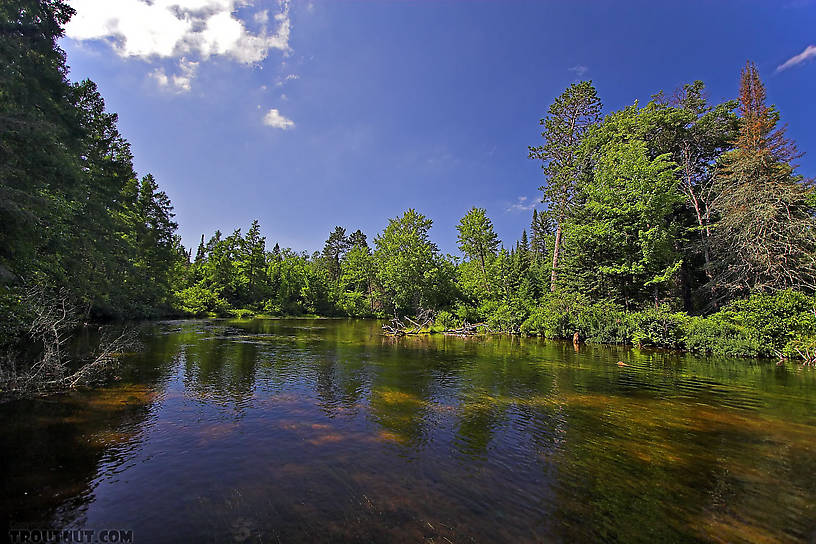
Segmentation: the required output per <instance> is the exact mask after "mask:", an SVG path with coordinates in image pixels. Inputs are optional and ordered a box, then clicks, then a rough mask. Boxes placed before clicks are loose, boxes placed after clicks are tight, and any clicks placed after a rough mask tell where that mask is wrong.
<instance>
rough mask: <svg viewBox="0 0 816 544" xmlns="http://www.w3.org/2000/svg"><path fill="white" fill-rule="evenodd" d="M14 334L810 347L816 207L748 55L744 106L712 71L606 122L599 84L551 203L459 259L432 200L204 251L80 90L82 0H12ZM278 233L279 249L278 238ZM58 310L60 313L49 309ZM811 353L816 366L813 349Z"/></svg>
mask: <svg viewBox="0 0 816 544" xmlns="http://www.w3.org/2000/svg"><path fill="white" fill-rule="evenodd" d="M0 14H2V22H1V23H0V24H2V28H0V32H2V36H1V38H2V39H0V56H2V59H3V68H2V71H1V72H0V225H2V228H0V327H1V328H2V329H0V332H2V333H3V336H4V338H5V339H6V341H5V343H6V344H13V343H14V342H15V341H16V342H18V343H19V342H21V341H22V342H26V339H27V338H29V339H30V337H31V327H30V324H31V322H32V320H34V319H35V316H36V315H42V312H41V311H40V312H39V313H38V310H37V308H42V306H43V304H47V302H48V301H49V300H61V301H69V302H70V304H69V307H70V308H71V313H72V314H74V315H75V316H76V317H77V318H79V319H81V320H85V321H91V320H99V319H111V318H114V319H134V318H150V317H158V316H168V315H190V316H200V315H248V314H253V313H257V314H268V315H304V314H314V315H321V316H350V317H380V318H382V317H392V316H397V317H400V316H406V315H408V316H410V315H416V314H417V313H419V312H421V311H430V312H432V313H433V314H434V315H435V326H436V327H437V328H439V329H444V328H450V327H456V326H458V325H461V324H462V323H465V322H467V323H471V324H473V323H479V324H483V330H486V331H494V332H511V333H522V334H532V335H542V336H547V337H553V338H560V337H564V338H572V337H573V336H574V335H575V334H576V333H577V334H578V337H579V339H583V340H588V341H598V342H621V343H642V344H652V345H665V346H672V347H685V348H689V349H699V350H701V351H713V352H717V353H724V354H734V355H768V354H771V353H778V354H782V355H785V354H788V355H790V354H794V353H799V354H802V353H806V354H809V353H810V351H808V350H810V349H812V346H811V344H813V343H814V341H812V340H811V339H813V338H816V316H814V315H813V307H814V300H813V293H814V288H816V238H814V232H816V231H815V230H814V227H816V224H814V221H816V214H815V213H814V212H816V199H815V197H814V191H813V187H812V180H809V179H805V178H804V177H803V176H801V175H799V174H798V173H797V172H796V160H797V158H798V157H799V156H800V154H799V152H798V151H797V150H796V146H795V145H794V143H793V142H792V141H791V140H790V139H788V138H787V137H786V135H785V131H784V126H780V124H779V123H780V115H779V112H778V111H777V110H776V108H775V107H773V106H769V105H767V104H766V102H767V101H766V95H765V88H764V85H763V83H762V81H761V80H760V77H759V74H758V70H757V68H756V66H755V65H754V64H752V63H750V62H749V63H747V64H746V66H745V67H744V68H743V70H742V74H741V79H740V82H739V93H738V96H737V98H736V99H734V100H729V101H725V102H722V103H717V104H713V103H710V102H709V100H708V98H707V94H706V91H705V86H704V84H703V83H702V82H700V81H695V82H692V83H689V84H686V85H683V86H682V87H681V88H679V89H678V90H676V91H674V92H673V93H671V94H666V93H663V92H659V93H657V94H655V95H654V96H653V97H652V99H651V100H650V101H649V102H648V103H647V104H645V105H640V104H639V103H637V102H635V103H633V104H632V105H631V106H628V107H625V108H623V109H621V110H619V111H614V112H610V113H607V114H606V115H604V113H603V107H602V103H601V100H600V98H599V96H598V93H597V91H596V89H595V88H594V86H593V84H592V82H590V81H582V82H579V83H574V84H572V85H570V86H569V87H568V88H567V89H566V90H565V91H564V92H563V93H562V94H561V95H560V96H558V97H556V98H555V100H554V101H553V103H552V104H551V105H550V106H549V109H548V110H547V113H546V115H545V116H544V118H542V119H541V120H540V126H541V127H542V128H541V130H542V132H541V136H542V140H541V141H540V142H539V143H538V144H537V145H531V146H530V147H529V156H530V158H531V159H533V160H535V161H538V162H540V164H541V166H542V169H543V174H544V182H543V185H542V186H541V188H540V189H541V191H542V195H543V203H544V206H543V211H538V210H534V211H533V214H532V217H531V221H530V226H529V231H528V230H526V229H525V230H524V231H523V232H521V233H520V237H519V239H518V240H514V241H506V242H504V243H502V241H501V240H499V237H498V236H497V234H496V232H495V230H494V228H493V224H492V222H491V220H490V218H489V217H488V214H487V212H486V210H484V209H481V208H473V209H471V210H469V211H468V212H467V213H466V214H465V215H464V216H463V217H462V218H461V220H460V222H459V224H458V226H457V230H458V239H457V241H458V248H459V250H460V252H461V254H460V255H457V256H452V255H446V254H443V253H442V252H441V251H440V250H439V248H438V246H437V245H436V244H435V243H434V242H433V240H432V238H431V236H430V229H431V227H432V224H433V222H432V220H431V219H429V218H428V217H426V216H424V215H423V214H421V213H420V212H418V211H416V210H413V209H411V210H407V211H406V212H404V213H403V214H402V215H400V216H398V217H396V218H393V219H390V220H389V222H388V225H387V226H386V227H385V229H384V230H383V231H382V232H380V233H377V234H376V235H375V236H374V237H373V238H372V239H370V238H369V237H368V236H367V235H366V234H364V233H363V232H361V231H360V230H355V231H353V232H350V233H349V232H348V231H347V230H346V228H344V227H341V226H337V227H336V228H335V229H334V230H333V231H332V232H330V233H329V234H328V237H327V239H326V242H325V244H324V247H323V248H322V250H321V251H316V252H314V253H311V254H309V253H306V252H297V251H294V250H292V249H289V248H280V247H279V245H278V244H267V242H266V239H265V237H264V236H262V235H261V227H260V225H259V223H258V221H254V222H253V223H252V224H251V225H250V226H249V228H248V229H247V230H246V231H245V232H243V231H242V230H241V229H238V230H235V231H234V232H232V234H229V235H225V234H224V233H222V232H220V231H218V232H215V233H214V234H213V235H212V236H211V237H210V238H209V239H206V237H205V236H203V235H202V237H201V241H200V243H199V245H198V247H197V248H196V250H195V252H193V251H192V250H189V251H188V250H187V249H185V248H184V247H183V246H182V244H181V241H180V238H179V236H178V235H177V234H176V231H177V224H176V223H175V221H174V214H173V208H172V205H171V202H170V200H169V198H168V197H167V195H166V194H165V193H164V192H163V191H161V190H160V188H159V186H158V184H157V181H156V180H155V179H154V178H153V177H152V176H151V175H149V174H148V175H146V176H143V177H141V178H139V177H138V176H137V174H136V172H135V171H134V168H133V157H132V155H131V152H130V146H129V144H128V143H127V141H126V140H125V138H124V137H123V136H122V135H121V134H120V133H119V131H118V128H117V117H116V114H114V113H110V112H108V111H106V108H105V103H104V100H103V98H102V96H101V95H100V94H99V92H98V90H97V88H96V85H95V84H94V83H93V82H91V81H88V80H86V81H82V82H80V83H72V82H70V81H69V79H68V67H67V64H66V58H65V54H64V52H63V51H62V50H61V49H60V48H59V47H58V45H57V40H58V38H59V37H60V36H62V28H63V26H64V24H65V23H66V22H67V21H68V20H69V18H70V16H71V15H72V14H73V10H72V9H71V8H70V6H69V5H68V4H67V3H65V2H64V1H63V0H18V1H16V2H5V3H3V4H2V6H0ZM270 245H271V247H269V246H270ZM48 315H51V314H48ZM808 357H809V356H808Z"/></svg>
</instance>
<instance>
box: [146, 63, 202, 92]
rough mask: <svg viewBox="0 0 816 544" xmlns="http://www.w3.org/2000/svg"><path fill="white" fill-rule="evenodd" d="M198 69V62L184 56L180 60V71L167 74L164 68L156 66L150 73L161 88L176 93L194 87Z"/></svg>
mask: <svg viewBox="0 0 816 544" xmlns="http://www.w3.org/2000/svg"><path fill="white" fill-rule="evenodd" d="M197 69H198V63H197V62H194V61H190V60H187V59H184V58H182V59H181V60H180V61H179V71H178V73H176V74H171V75H167V72H165V70H164V68H156V69H155V70H153V71H152V72H150V74H149V75H150V77H151V78H153V79H154V80H155V81H156V83H157V84H158V86H159V88H161V89H165V90H168V91H171V92H176V93H185V92H187V91H189V90H190V89H191V88H192V83H193V78H195V74H196V70H197Z"/></svg>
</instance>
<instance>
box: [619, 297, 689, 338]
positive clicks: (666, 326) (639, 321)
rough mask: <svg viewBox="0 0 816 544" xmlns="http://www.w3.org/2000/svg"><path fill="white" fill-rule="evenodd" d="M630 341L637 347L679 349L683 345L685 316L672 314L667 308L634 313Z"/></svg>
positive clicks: (662, 307)
mask: <svg viewBox="0 0 816 544" xmlns="http://www.w3.org/2000/svg"><path fill="white" fill-rule="evenodd" d="M631 316H632V325H633V328H634V333H633V335H632V341H633V342H634V343H635V344H637V345H639V346H657V347H665V348H679V347H682V345H683V337H684V333H683V322H684V320H685V317H686V316H685V314H683V313H672V312H671V311H670V310H669V309H668V308H667V307H665V306H661V307H660V308H649V309H646V310H641V311H639V312H634V313H632V314H631Z"/></svg>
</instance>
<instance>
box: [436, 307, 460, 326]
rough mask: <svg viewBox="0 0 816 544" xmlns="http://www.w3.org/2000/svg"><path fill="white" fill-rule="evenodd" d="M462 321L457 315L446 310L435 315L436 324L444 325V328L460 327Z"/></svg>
mask: <svg viewBox="0 0 816 544" xmlns="http://www.w3.org/2000/svg"><path fill="white" fill-rule="evenodd" d="M460 323H461V321H460V320H459V319H458V318H457V317H456V316H455V315H453V314H452V313H450V312H448V311H445V310H442V311H441V312H437V313H436V316H434V325H436V326H438V327H442V329H443V330H445V329H454V328H456V327H458V326H459V324H460Z"/></svg>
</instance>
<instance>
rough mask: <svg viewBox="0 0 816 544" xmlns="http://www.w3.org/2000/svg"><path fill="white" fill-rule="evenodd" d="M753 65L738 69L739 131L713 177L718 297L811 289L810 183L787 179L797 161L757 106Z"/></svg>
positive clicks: (814, 264)
mask: <svg viewBox="0 0 816 544" xmlns="http://www.w3.org/2000/svg"><path fill="white" fill-rule="evenodd" d="M765 99H766V96H765V86H764V85H763V83H762V81H761V80H760V78H759V73H758V71H757V69H756V66H755V65H754V64H753V63H751V62H748V63H747V64H746V66H745V68H744V69H743V70H742V77H741V82H740V92H739V103H740V105H739V112H740V126H739V134H738V137H737V139H736V142H735V149H734V150H733V151H731V152H729V153H726V154H725V156H724V157H723V160H722V168H721V170H720V172H719V174H718V176H717V179H716V188H717V190H718V195H717V197H716V199H715V201H714V207H715V208H716V209H717V211H718V212H719V214H720V220H719V222H718V223H717V228H716V230H715V239H714V244H715V248H716V259H717V262H716V266H715V274H716V277H715V278H714V282H715V285H716V286H717V287H718V289H721V290H722V295H725V294H726V293H732V294H747V293H749V292H752V291H763V292H764V291H776V290H779V289H787V288H794V289H806V290H812V289H814V288H816V223H815V222H814V213H815V212H816V209H814V192H813V187H812V180H805V179H803V178H802V177H801V176H799V175H797V174H796V173H795V168H796V165H795V164H794V162H793V161H795V160H796V158H798V157H799V156H800V155H799V153H798V152H797V150H796V146H795V144H794V143H793V142H792V141H790V140H789V139H787V138H786V137H785V129H784V127H778V126H777V124H778V122H779V113H778V112H777V111H776V109H775V108H774V107H773V106H767V105H766V104H765Z"/></svg>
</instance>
